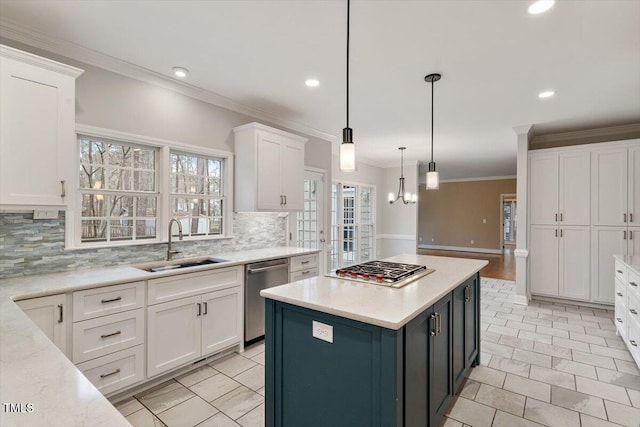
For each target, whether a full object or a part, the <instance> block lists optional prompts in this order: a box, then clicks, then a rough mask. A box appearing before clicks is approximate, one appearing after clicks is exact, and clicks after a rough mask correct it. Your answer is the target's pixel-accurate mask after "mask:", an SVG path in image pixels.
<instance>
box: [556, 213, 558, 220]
mask: <svg viewBox="0 0 640 427" xmlns="http://www.w3.org/2000/svg"><path fill="white" fill-rule="evenodd" d="M557 221H558V214H556V222H557Z"/></svg>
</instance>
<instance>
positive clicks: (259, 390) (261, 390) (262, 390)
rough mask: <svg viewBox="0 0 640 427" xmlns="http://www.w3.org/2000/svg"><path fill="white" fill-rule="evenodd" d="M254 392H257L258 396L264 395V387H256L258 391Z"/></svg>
mask: <svg viewBox="0 0 640 427" xmlns="http://www.w3.org/2000/svg"><path fill="white" fill-rule="evenodd" d="M256 393H258V394H259V395H260V396H264V393H265V388H264V387H262V388H260V389H258V391H257V392H256Z"/></svg>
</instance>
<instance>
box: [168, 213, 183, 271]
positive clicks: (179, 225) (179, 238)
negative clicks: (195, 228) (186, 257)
mask: <svg viewBox="0 0 640 427" xmlns="http://www.w3.org/2000/svg"><path fill="white" fill-rule="evenodd" d="M174 222H175V223H176V224H178V240H182V224H181V223H180V221H178V220H177V219H175V218H171V220H170V221H169V241H168V242H167V261H171V257H172V256H173V255H175V254H179V253H180V251H172V250H171V225H172V224H173V223H174Z"/></svg>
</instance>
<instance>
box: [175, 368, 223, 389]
mask: <svg viewBox="0 0 640 427" xmlns="http://www.w3.org/2000/svg"><path fill="white" fill-rule="evenodd" d="M217 373H218V371H216V370H215V369H213V368H212V367H211V366H209V365H204V366H201V367H199V368H197V369H194V370H193V371H190V372H187V373H186V374H183V375H180V376H178V377H176V381H178V382H179V383H180V384H182V385H183V386H185V387H191V386H192V385H194V384H196V383H199V382H200V381H202V380H206V379H207V378H209V377H212V376H214V375H215V374H217Z"/></svg>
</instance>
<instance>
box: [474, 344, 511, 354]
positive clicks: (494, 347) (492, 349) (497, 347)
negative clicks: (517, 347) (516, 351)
mask: <svg viewBox="0 0 640 427" xmlns="http://www.w3.org/2000/svg"><path fill="white" fill-rule="evenodd" d="M481 348H482V351H484V352H485V353H490V354H495V355H497V356H502V357H511V355H512V354H513V347H510V346H508V345H502V344H496V343H494V342H483V343H482V345H481Z"/></svg>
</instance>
